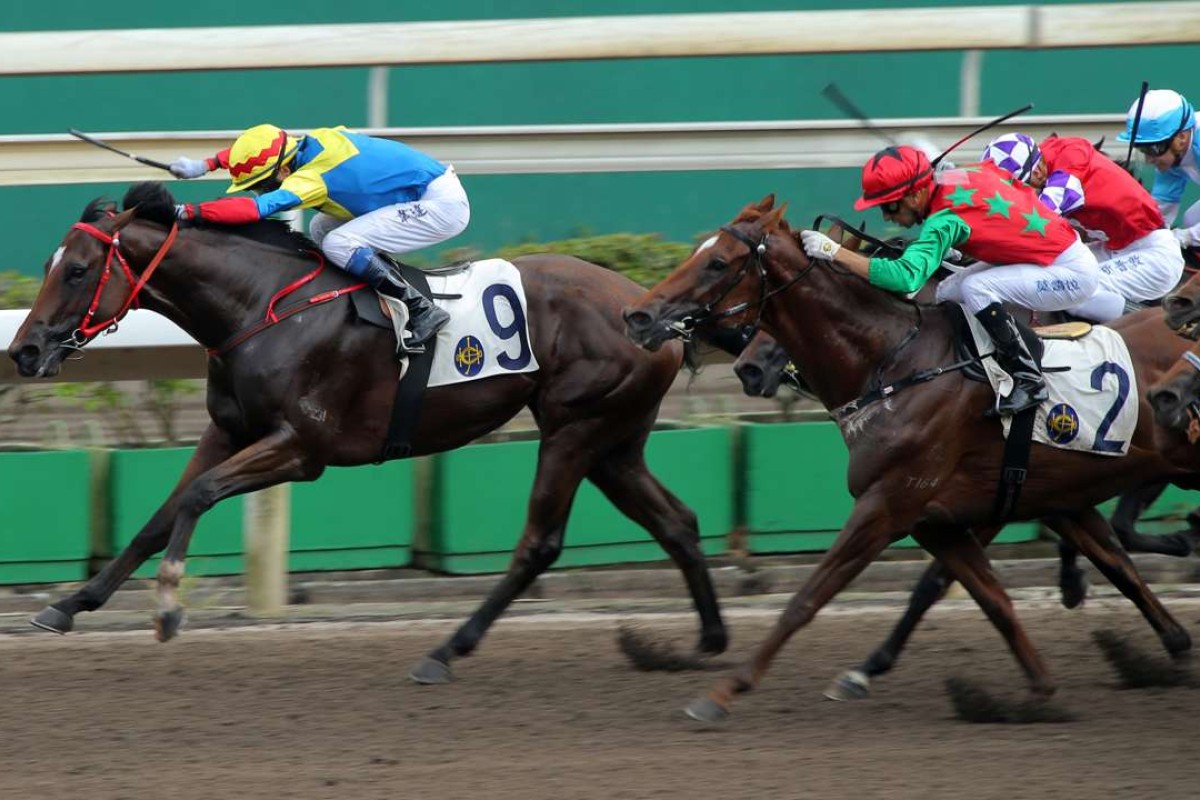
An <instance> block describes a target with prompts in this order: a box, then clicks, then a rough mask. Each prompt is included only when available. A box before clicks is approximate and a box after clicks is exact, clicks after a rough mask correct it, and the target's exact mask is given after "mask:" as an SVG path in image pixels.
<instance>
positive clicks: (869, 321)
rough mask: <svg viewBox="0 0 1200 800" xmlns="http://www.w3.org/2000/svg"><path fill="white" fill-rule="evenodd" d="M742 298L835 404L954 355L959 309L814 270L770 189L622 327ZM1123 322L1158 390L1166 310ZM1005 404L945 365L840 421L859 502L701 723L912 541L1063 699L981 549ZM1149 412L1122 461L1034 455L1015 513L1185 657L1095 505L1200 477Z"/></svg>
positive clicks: (699, 713)
mask: <svg viewBox="0 0 1200 800" xmlns="http://www.w3.org/2000/svg"><path fill="white" fill-rule="evenodd" d="M742 303H746V304H749V305H750V307H752V308H754V309H755V311H756V313H757V314H758V316H759V320H758V321H759V324H760V325H761V327H762V329H763V330H765V331H767V332H768V333H769V334H771V335H772V336H774V337H775V338H776V339H777V340H778V341H779V342H780V343H781V344H782V345H783V346H784V347H785V349H786V350H787V352H788V353H789V354H790V355H791V356H792V360H793V361H794V362H795V364H796V366H797V368H798V370H799V373H800V376H801V378H802V379H803V380H804V381H805V382H806V383H807V384H808V385H809V386H810V387H811V388H812V390H813V392H814V393H815V394H816V395H817V397H819V398H820V400H821V402H822V403H823V404H824V405H825V407H826V408H829V409H838V408H841V407H843V406H846V405H847V404H849V403H851V402H852V401H855V400H856V399H857V398H860V397H862V396H863V395H864V393H865V392H866V391H868V387H870V386H871V385H872V382H873V379H878V380H880V381H889V380H897V379H899V378H901V377H904V376H908V375H910V374H913V373H915V372H917V371H919V370H924V369H929V368H934V367H939V366H947V365H949V364H951V363H952V362H953V361H955V355H954V344H953V341H952V339H953V335H954V334H953V331H954V325H953V321H952V319H951V314H958V313H960V311H959V310H958V309H956V308H951V307H948V306H935V307H929V306H922V305H918V304H914V303H910V302H907V301H905V300H903V299H901V298H899V297H897V296H895V295H892V294H889V293H887V292H884V291H881V290H879V289H877V288H875V287H872V286H871V285H869V284H868V283H867V282H866V281H863V280H861V279H859V278H857V277H855V276H854V275H852V274H851V273H849V272H848V271H846V270H843V269H840V268H838V267H836V266H834V265H831V264H829V263H827V262H817V261H810V260H809V259H808V257H807V256H806V255H805V254H804V252H803V250H802V249H801V247H800V245H799V243H798V241H797V239H796V237H795V236H794V235H793V234H792V232H791V230H790V229H789V228H788V225H787V223H786V221H785V220H784V219H783V209H782V208H775V207H774V197H773V196H768V197H767V198H765V199H764V200H763V201H762V202H760V203H759V204H757V205H751V206H747V207H746V208H745V209H744V210H743V211H742V213H741V214H740V215H739V216H738V217H737V218H736V219H735V220H734V221H733V222H732V223H731V224H729V225H726V226H724V227H723V228H721V230H720V232H719V233H718V234H716V235H715V236H714V237H712V238H710V239H709V240H708V241H706V242H705V243H704V244H703V245H701V247H700V248H698V249H697V250H696V251H695V252H694V253H693V254H692V255H691V256H690V257H689V258H688V259H687V260H686V261H685V262H684V263H683V264H682V265H680V267H679V268H677V269H676V270H675V272H673V273H672V274H671V275H670V276H668V277H667V278H666V279H664V280H663V281H662V282H661V283H659V284H658V285H657V286H656V287H654V288H653V289H651V290H650V291H649V292H647V293H646V294H645V295H644V296H643V297H642V298H641V299H640V300H639V301H638V302H637V303H635V304H633V305H631V306H630V307H629V308H627V309H626V311H625V322H626V327H627V330H628V333H629V336H630V337H631V338H632V339H633V340H634V341H636V342H638V343H639V344H641V345H642V346H643V347H646V348H647V349H649V350H652V351H653V350H656V349H657V348H659V347H661V346H663V345H664V344H665V343H666V342H667V341H668V340H669V339H670V338H671V337H672V336H673V335H675V334H676V332H677V330H678V323H679V322H680V321H682V320H685V319H699V320H705V319H707V318H711V317H712V316H713V315H718V314H720V313H722V312H724V311H726V310H728V309H729V308H731V307H736V306H738V305H739V304H742ZM1117 328H1118V330H1120V332H1121V334H1122V335H1123V336H1124V337H1125V339H1126V343H1127V345H1128V347H1129V350H1130V352H1131V353H1132V355H1133V359H1134V365H1135V372H1136V379H1137V381H1138V382H1139V383H1140V384H1142V385H1148V384H1150V383H1153V382H1154V380H1156V379H1157V377H1158V376H1159V375H1161V374H1162V372H1164V371H1165V370H1166V369H1167V368H1168V367H1169V366H1170V361H1171V360H1172V359H1173V358H1175V357H1177V356H1178V354H1179V352H1180V350H1181V349H1182V345H1181V344H1180V343H1179V342H1178V340H1177V338H1176V337H1174V336H1172V335H1171V334H1170V332H1169V331H1168V330H1167V329H1166V328H1165V327H1164V326H1163V325H1162V322H1161V316H1160V315H1159V314H1158V312H1157V311H1149V312H1143V313H1141V314H1138V315H1134V316H1133V317H1131V318H1129V319H1127V320H1122V321H1121V322H1120V323H1119V324H1118V326H1117ZM993 402H994V398H993V396H992V390H991V389H990V387H987V386H984V385H983V384H979V383H973V382H970V381H968V380H967V379H965V378H964V377H962V376H961V375H960V374H959V373H956V372H950V373H947V374H944V375H942V376H941V377H940V378H937V379H936V380H934V381H932V382H929V383H924V384H920V385H918V386H915V387H913V388H910V389H908V390H907V391H901V392H897V393H896V394H893V395H891V396H890V397H888V398H887V399H886V400H881V401H879V402H876V403H872V404H868V405H864V406H863V407H862V408H860V409H859V410H857V411H854V412H852V413H848V414H846V415H844V416H842V417H841V418H840V420H839V425H840V427H841V429H842V435H843V437H844V438H845V439H846V443H847V446H848V448H849V451H850V465H849V471H848V484H849V489H850V493H851V494H852V495H853V496H854V498H855V503H854V508H853V510H852V511H851V514H850V517H849V519H848V520H847V521H846V524H845V526H844V527H843V528H842V531H841V533H840V534H839V535H838V537H837V540H836V541H835V542H834V544H833V545H832V546H831V547H830V549H829V550H828V551H827V552H826V554H825V556H824V558H823V559H822V561H821V563H820V564H819V565H818V566H817V568H816V569H815V570H814V572H813V574H812V576H811V577H810V578H809V579H808V581H806V583H805V584H804V586H803V587H802V588H801V589H800V590H799V591H798V592H797V593H796V594H795V595H794V596H793V598H792V600H791V601H790V602H789V603H788V605H787V608H786V609H785V610H784V612H783V614H782V615H781V617H780V619H779V621H778V622H777V623H776V625H775V626H774V628H773V630H772V631H771V633H770V634H769V635H768V637H767V638H766V640H765V641H764V642H763V643H762V644H761V645H760V646H759V647H758V648H757V649H756V650H755V652H754V654H753V656H752V657H751V659H750V660H749V662H747V663H746V664H744V665H743V666H742V667H741V668H739V669H738V670H737V671H736V672H735V673H734V674H733V675H732V676H730V677H728V678H726V679H723V680H722V681H720V682H719V683H718V684H717V686H715V687H714V689H713V690H712V691H711V692H710V693H709V694H708V695H706V696H704V697H701V698H699V699H697V700H696V701H694V702H693V703H691V704H690V705H689V706H688V709H687V712H688V714H689V716H692V717H693V718H696V719H701V720H707V721H713V720H719V719H722V718H724V717H725V716H727V715H728V714H729V711H730V707H731V705H732V702H733V699H734V697H735V695H738V694H741V693H743V692H747V691H749V690H751V689H753V688H754V687H755V686H757V685H758V684H759V682H760V681H761V680H762V679H763V677H764V675H765V674H766V671H767V669H768V667H769V666H770V664H771V662H772V660H773V659H774V658H775V656H776V655H777V654H778V653H779V651H780V649H781V648H782V647H783V645H784V644H785V643H786V642H787V640H788V639H789V638H790V637H791V636H792V634H794V633H795V632H796V631H797V630H799V629H800V628H802V627H803V626H805V625H806V624H808V622H809V621H811V620H812V618H813V617H814V616H815V615H816V613H817V612H818V611H819V610H820V609H821V608H822V607H823V606H824V605H825V604H826V603H827V602H828V601H829V600H830V599H831V598H833V597H834V596H835V595H836V594H837V593H838V592H839V591H841V589H842V588H844V587H845V586H846V585H847V584H848V583H849V582H850V581H852V580H853V579H854V578H855V576H857V575H858V574H859V573H860V572H861V571H862V570H863V569H864V568H865V567H866V566H867V564H869V563H870V562H871V561H872V560H873V559H874V558H875V557H876V556H878V555H879V553H880V552H882V551H883V549H884V548H885V547H887V546H888V544H890V543H891V542H893V541H896V540H898V539H900V538H902V537H903V536H905V535H909V534H911V535H912V536H913V537H914V538H915V539H916V540H917V542H918V543H920V544H921V545H922V546H923V547H924V548H925V549H926V550H928V551H929V552H930V553H931V554H932V555H934V557H935V558H937V559H938V561H939V562H940V564H941V567H940V568H944V569H945V570H946V572H947V574H948V575H950V576H951V577H953V578H954V579H956V580H958V581H959V582H960V583H962V585H963V586H964V587H965V588H966V589H967V591H968V592H969V593H970V594H971V596H972V597H973V598H974V599H975V600H976V602H978V603H979V605H980V606H981V608H982V609H983V610H984V612H985V614H986V615H987V616H988V618H989V619H990V620H991V621H992V623H993V624H994V625H995V626H996V627H997V629H998V630H999V631H1000V633H1001V634H1002V635H1003V636H1004V638H1005V640H1006V641H1007V642H1008V645H1009V647H1010V648H1011V649H1012V651H1013V653H1014V655H1015V656H1016V658H1017V661H1018V662H1019V663H1020V665H1021V667H1022V668H1023V670H1024V672H1025V674H1026V676H1027V678H1028V681H1029V685H1030V688H1031V690H1032V691H1033V692H1034V694H1035V695H1037V696H1046V695H1049V694H1050V693H1052V692H1053V691H1054V688H1055V686H1054V683H1053V681H1052V679H1051V677H1050V675H1049V673H1048V671H1047V670H1046V667H1045V665H1044V664H1043V663H1042V660H1041V658H1040V656H1039V655H1038V654H1037V652H1036V650H1035V649H1034V647H1033V645H1032V643H1031V642H1030V640H1029V638H1028V636H1027V635H1026V634H1025V631H1024V629H1023V628H1022V626H1021V625H1020V623H1019V622H1018V620H1017V618H1016V616H1015V614H1014V612H1013V608H1012V603H1011V601H1010V599H1009V597H1008V595H1007V593H1006V592H1005V591H1004V589H1003V587H1002V586H1001V585H1000V583H999V581H998V579H997V578H996V575H995V573H994V572H993V571H992V570H991V567H990V564H989V562H988V559H987V556H986V554H985V553H984V550H983V545H984V544H986V543H987V542H989V541H990V540H991V537H992V536H994V535H995V532H996V531H997V530H998V529H999V522H998V521H997V520H995V519H994V517H993V513H994V511H993V507H994V498H995V494H996V491H997V486H996V483H997V478H998V476H999V474H1000V468H1001V464H1002V451H1003V449H1004V440H1003V437H1002V435H1001V430H1000V426H999V424H998V423H997V422H996V420H994V419H987V418H985V412H986V411H987V410H988V409H989V408H990V407H991V406H992V404H993ZM1137 402H1139V404H1140V405H1141V406H1142V408H1140V414H1139V419H1138V426H1137V429H1136V430H1135V432H1134V435H1133V438H1132V441H1131V442H1130V447H1129V452H1128V454H1127V455H1126V456H1124V457H1121V458H1112V457H1098V456H1095V455H1092V454H1089V453H1081V452H1077V451H1067V450H1060V449H1056V448H1051V447H1044V446H1041V445H1035V446H1034V447H1033V448H1032V453H1031V457H1030V462H1029V472H1028V478H1027V479H1026V481H1025V483H1024V487H1023V492H1022V494H1021V497H1020V499H1019V502H1018V503H1017V505H1016V507H1015V510H1014V512H1013V514H1012V515H1011V518H1012V519H1014V520H1021V519H1035V518H1043V519H1047V520H1052V521H1053V527H1054V529H1055V530H1056V531H1058V533H1059V534H1060V535H1062V536H1064V537H1066V538H1067V539H1068V540H1070V541H1071V542H1072V543H1073V544H1074V545H1075V546H1076V547H1078V548H1079V549H1080V550H1081V551H1082V552H1083V553H1084V554H1085V555H1087V556H1088V558H1089V559H1091V560H1092V562H1093V563H1094V564H1095V565H1096V566H1097V568H1098V569H1099V570H1100V571H1101V572H1102V573H1103V574H1104V575H1105V576H1106V577H1107V578H1108V579H1109V580H1110V581H1111V582H1112V583H1113V584H1114V585H1115V586H1117V588H1118V589H1119V590H1120V591H1121V592H1122V593H1124V594H1125V595H1126V596H1127V597H1129V598H1130V599H1131V600H1132V601H1133V602H1134V603H1135V604H1136V605H1137V606H1138V608H1139V609H1140V610H1141V611H1142V613H1143V615H1144V616H1145V617H1146V619H1147V620H1148V621H1149V622H1150V624H1151V625H1152V626H1153V628H1154V629H1155V630H1156V631H1157V632H1158V634H1159V637H1160V639H1161V640H1162V642H1163V645H1164V646H1165V647H1166V649H1167V651H1168V652H1170V653H1172V654H1178V653H1182V652H1184V651H1186V650H1188V649H1189V648H1190V647H1191V639H1190V637H1189V636H1188V634H1187V632H1186V631H1185V630H1184V629H1183V628H1182V627H1181V626H1180V625H1179V623H1178V622H1177V621H1176V620H1175V619H1174V618H1173V617H1172V616H1171V615H1170V613H1169V612H1168V611H1167V610H1166V609H1165V608H1164V607H1163V606H1162V604H1161V603H1160V602H1159V601H1158V599H1157V598H1156V597H1155V596H1154V595H1153V594H1152V593H1151V592H1150V590H1149V589H1148V588H1147V587H1146V585H1145V583H1144V582H1143V581H1142V579H1141V578H1140V576H1139V575H1138V574H1137V571H1136V569H1135V568H1134V566H1133V564H1132V562H1131V561H1130V560H1129V558H1128V556H1127V555H1126V554H1125V552H1124V551H1123V550H1121V548H1120V547H1119V545H1118V544H1117V542H1116V539H1115V537H1114V536H1113V534H1112V530H1111V528H1110V527H1109V526H1108V523H1107V522H1106V521H1105V520H1104V518H1103V517H1102V516H1101V515H1100V514H1099V513H1098V512H1097V511H1096V510H1095V505H1096V504H1097V503H1099V502H1101V501H1103V500H1105V499H1107V498H1108V497H1111V496H1113V495H1114V494H1116V493H1118V492H1119V491H1121V490H1123V489H1126V488H1129V487H1131V486H1136V485H1140V484H1143V483H1145V482H1147V481H1149V480H1151V479H1153V478H1160V477H1170V478H1172V479H1174V480H1176V481H1177V482H1179V483H1182V484H1184V485H1187V486H1189V487H1190V486H1194V485H1196V484H1197V481H1196V477H1195V475H1194V473H1191V472H1189V471H1187V470H1184V469H1183V468H1181V467H1177V466H1174V465H1172V464H1171V463H1169V462H1168V461H1167V460H1166V459H1165V458H1164V457H1163V456H1162V454H1161V453H1160V452H1159V449H1158V443H1157V440H1156V429H1155V426H1154V423H1153V420H1152V418H1151V414H1150V413H1149V408H1148V405H1147V404H1146V403H1145V402H1144V401H1143V400H1142V399H1141V398H1137ZM972 530H973V531H974V535H973V534H972ZM935 599H936V598H935Z"/></svg>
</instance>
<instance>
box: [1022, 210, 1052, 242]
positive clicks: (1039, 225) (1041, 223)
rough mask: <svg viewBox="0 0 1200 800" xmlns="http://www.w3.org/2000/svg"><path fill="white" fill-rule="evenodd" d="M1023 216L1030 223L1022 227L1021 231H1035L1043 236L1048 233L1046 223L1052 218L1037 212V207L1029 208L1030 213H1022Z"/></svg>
mask: <svg viewBox="0 0 1200 800" xmlns="http://www.w3.org/2000/svg"><path fill="white" fill-rule="evenodd" d="M1021 217H1022V218H1023V219H1024V220H1025V221H1026V222H1027V223H1029V224H1027V225H1026V226H1025V227H1024V228H1022V229H1021V233H1029V232H1030V231H1034V232H1036V233H1038V234H1039V235H1041V236H1045V235H1046V223H1048V222H1049V221H1050V220H1049V219H1047V218H1046V217H1043V216H1042V215H1040V214H1038V213H1037V209H1036V208H1031V209H1029V213H1028V214H1022V215H1021Z"/></svg>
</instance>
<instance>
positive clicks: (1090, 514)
mask: <svg viewBox="0 0 1200 800" xmlns="http://www.w3.org/2000/svg"><path fill="white" fill-rule="evenodd" d="M1046 524H1047V525H1049V526H1050V528H1051V529H1052V530H1054V531H1055V532H1056V533H1058V534H1059V535H1060V536H1063V537H1065V538H1068V539H1070V540H1071V541H1072V542H1073V543H1074V544H1075V546H1076V547H1078V548H1079V549H1080V551H1081V552H1082V553H1083V554H1084V555H1085V556H1087V558H1088V560H1089V561H1091V562H1092V563H1093V564H1095V565H1096V569H1098V570H1100V572H1101V574H1103V575H1104V577H1105V578H1108V580H1109V581H1110V582H1111V583H1112V585H1113V586H1115V587H1117V589H1118V590H1119V591H1120V592H1121V594H1123V595H1125V596H1126V597H1128V598H1129V599H1130V600H1131V601H1133V604H1134V605H1136V606H1137V607H1138V610H1139V611H1141V612H1142V616H1144V617H1145V618H1146V621H1147V622H1149V623H1150V626H1151V627H1152V628H1154V630H1155V631H1156V632H1157V633H1158V637H1159V639H1161V640H1162V643H1163V646H1164V647H1166V648H1167V652H1168V653H1170V654H1171V655H1173V656H1178V655H1181V654H1183V653H1186V652H1187V651H1188V650H1190V649H1191V647H1192V638H1191V636H1189V635H1188V632H1187V631H1186V630H1184V628H1183V626H1182V625H1180V624H1179V622H1178V621H1176V619H1175V618H1174V617H1173V616H1171V613H1170V612H1169V611H1167V609H1166V608H1165V607H1164V606H1163V604H1162V603H1161V602H1160V601H1159V599H1158V598H1157V597H1156V596H1155V595H1154V593H1153V592H1151V591H1150V587H1148V586H1147V585H1146V583H1145V581H1143V580H1142V577H1141V575H1139V574H1138V572H1137V568H1136V567H1135V566H1134V565H1133V561H1131V560H1130V558H1129V555H1128V554H1127V553H1126V552H1125V551H1124V550H1122V549H1121V547H1120V545H1119V544H1118V543H1117V541H1116V539H1115V537H1114V536H1113V530H1112V528H1111V527H1109V525H1108V523H1107V522H1105V520H1104V517H1103V516H1102V515H1101V514H1100V512H1099V511H1097V510H1096V509H1094V508H1089V509H1088V510H1086V511H1083V512H1080V513H1079V514H1076V515H1072V516H1057V517H1053V518H1051V519H1048V520H1046Z"/></svg>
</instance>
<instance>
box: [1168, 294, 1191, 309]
mask: <svg viewBox="0 0 1200 800" xmlns="http://www.w3.org/2000/svg"><path fill="white" fill-rule="evenodd" d="M1193 305H1195V304H1194V303H1193V302H1192V300H1191V298H1188V297H1184V296H1183V295H1178V294H1169V295H1167V296H1166V297H1164V298H1163V308H1165V309H1166V310H1167V313H1168V314H1183V313H1185V312H1187V311H1190V310H1191V309H1192V306H1193Z"/></svg>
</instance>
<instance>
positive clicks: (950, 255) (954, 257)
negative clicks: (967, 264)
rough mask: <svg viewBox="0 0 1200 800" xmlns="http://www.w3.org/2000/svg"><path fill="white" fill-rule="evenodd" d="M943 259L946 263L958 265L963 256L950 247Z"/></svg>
mask: <svg viewBox="0 0 1200 800" xmlns="http://www.w3.org/2000/svg"><path fill="white" fill-rule="evenodd" d="M945 259H946V260H947V261H953V262H955V263H958V262H959V261H962V260H963V254H962V253H960V252H959V251H957V250H955V249H954V248H953V247H951V248H950V249H949V250H947V251H946V255H945Z"/></svg>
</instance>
